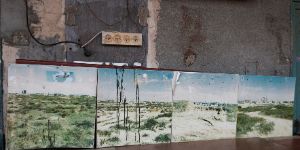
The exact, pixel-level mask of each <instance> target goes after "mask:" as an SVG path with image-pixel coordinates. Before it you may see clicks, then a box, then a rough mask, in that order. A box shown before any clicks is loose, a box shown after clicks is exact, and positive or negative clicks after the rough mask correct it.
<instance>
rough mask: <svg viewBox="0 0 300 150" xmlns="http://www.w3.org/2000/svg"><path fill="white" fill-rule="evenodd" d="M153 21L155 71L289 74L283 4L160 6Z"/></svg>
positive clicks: (224, 0)
mask: <svg viewBox="0 0 300 150" xmlns="http://www.w3.org/2000/svg"><path fill="white" fill-rule="evenodd" d="M159 17H160V19H159V21H158V31H157V40H156V41H157V42H156V43H157V45H156V49H157V61H158V62H159V67H160V68H169V69H180V70H192V71H200V72H212V73H237V74H258V75H275V74H276V75H280V76H288V75H289V74H290V67H291V64H290V59H291V44H290V43H291V29H290V25H291V22H290V1H288V0H283V1H276V0H263V1H262V0H201V1H197V0H185V1H181V0H163V1H161V10H160V14H159ZM189 56H191V57H189ZM182 60H184V61H182ZM186 60H188V61H186Z"/></svg>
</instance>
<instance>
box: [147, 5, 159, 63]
mask: <svg viewBox="0 0 300 150" xmlns="http://www.w3.org/2000/svg"><path fill="white" fill-rule="evenodd" d="M160 2H161V0H148V9H149V17H148V19H147V22H148V54H147V67H148V68H158V66H159V63H158V62H157V60H156V36H157V22H158V20H159V11H160Z"/></svg>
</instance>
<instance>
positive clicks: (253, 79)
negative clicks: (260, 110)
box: [239, 75, 296, 101]
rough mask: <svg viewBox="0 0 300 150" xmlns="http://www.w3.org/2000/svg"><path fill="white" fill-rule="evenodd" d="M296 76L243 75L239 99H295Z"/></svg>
mask: <svg viewBox="0 0 300 150" xmlns="http://www.w3.org/2000/svg"><path fill="white" fill-rule="evenodd" d="M295 84H296V78H294V77H278V76H277V77H275V76H250V75H248V76H241V81H240V92H239V100H252V101H257V100H261V99H262V98H267V99H268V100H271V101H294V94H295Z"/></svg>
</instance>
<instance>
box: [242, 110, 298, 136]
mask: <svg viewBox="0 0 300 150" xmlns="http://www.w3.org/2000/svg"><path fill="white" fill-rule="evenodd" d="M259 113H260V112H259V111H256V112H248V113H245V114H246V115H249V116H251V117H260V118H264V119H266V120H267V122H273V123H274V124H275V125H274V130H273V131H272V132H271V133H269V134H268V135H261V134H259V133H258V132H257V131H252V132H249V133H247V134H246V135H241V137H257V136H259V137H278V136H281V137H284V136H292V135H293V121H292V120H288V119H281V118H275V117H272V116H266V115H261V114H259Z"/></svg>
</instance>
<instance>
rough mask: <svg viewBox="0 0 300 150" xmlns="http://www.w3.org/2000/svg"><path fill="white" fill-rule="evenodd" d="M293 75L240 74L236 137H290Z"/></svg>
mask: <svg viewBox="0 0 300 150" xmlns="http://www.w3.org/2000/svg"><path fill="white" fill-rule="evenodd" d="M295 84H296V78H295V77H278V76H276V77H275V76H253V75H243V76H241V77H240V87H239V99H238V104H239V108H238V122H237V137H240V138H246V137H263V138H264V137H284V136H293V114H294V96H295Z"/></svg>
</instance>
